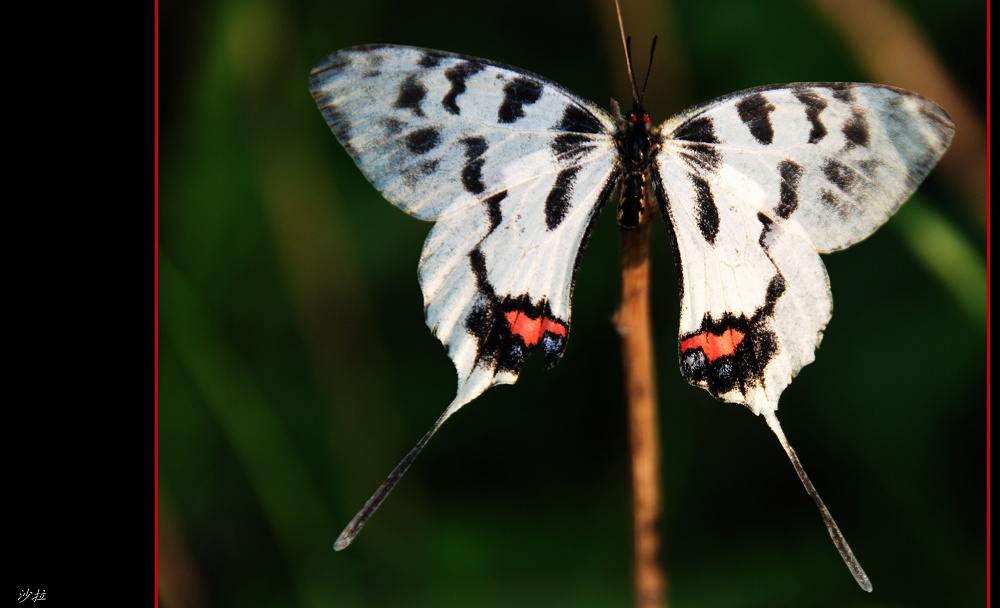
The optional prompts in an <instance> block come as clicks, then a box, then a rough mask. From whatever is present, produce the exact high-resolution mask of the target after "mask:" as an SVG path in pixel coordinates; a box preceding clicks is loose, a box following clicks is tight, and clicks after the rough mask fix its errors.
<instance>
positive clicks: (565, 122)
mask: <svg viewBox="0 0 1000 608" xmlns="http://www.w3.org/2000/svg"><path fill="white" fill-rule="evenodd" d="M555 129H556V130H557V131H569V132H571V133H594V134H597V133H603V132H604V125H602V124H601V121H600V120H598V119H597V117H596V116H594V115H593V114H591V113H590V112H588V111H587V110H585V109H583V108H581V107H580V106H577V105H574V104H570V105H568V106H566V109H565V110H564V111H563V115H562V119H561V120H560V121H559V122H558V123H557V124H556V126H555Z"/></svg>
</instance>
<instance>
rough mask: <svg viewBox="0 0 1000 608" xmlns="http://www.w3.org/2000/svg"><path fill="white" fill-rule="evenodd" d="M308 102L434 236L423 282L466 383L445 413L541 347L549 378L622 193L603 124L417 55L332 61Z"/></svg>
mask: <svg viewBox="0 0 1000 608" xmlns="http://www.w3.org/2000/svg"><path fill="white" fill-rule="evenodd" d="M311 90H312V93H313V95H314V97H315V98H316V101H317V104H318V105H319V106H320V109H321V110H322V112H323V114H324V116H325V118H326V120H327V122H328V124H329V125H330V127H331V129H332V130H333V132H334V133H335V134H336V135H337V138H338V139H339V140H340V142H341V143H342V144H343V145H344V147H345V148H346V149H347V151H348V152H349V153H350V154H351V156H352V157H353V158H354V160H355V162H356V163H357V164H358V166H359V167H360V169H361V170H362V172H363V173H364V174H365V176H366V177H367V178H368V179H369V180H370V181H371V182H372V184H374V185H375V187H376V188H378V190H379V191H380V192H381V193H382V194H383V196H385V198H387V199H388V200H389V201H391V202H393V203H394V204H396V205H397V206H398V207H400V208H401V209H403V210H404V211H406V212H407V213H409V214H411V215H414V216H416V217H418V218H421V219H425V220H435V221H436V223H435V225H434V227H433V229H432V230H431V232H430V234H429V235H428V237H427V240H426V242H425V244H424V249H423V253H422V255H421V259H420V271H419V275H420V285H421V289H422V291H423V294H424V307H425V316H426V321H427V324H428V326H429V327H430V328H431V329H432V330H433V331H434V333H435V335H436V336H437V337H438V338H439V339H440V340H441V342H442V343H443V344H444V345H445V347H446V348H447V349H448V354H449V356H450V357H451V359H452V361H453V362H454V364H455V367H456V369H457V371H458V376H459V390H458V396H457V397H456V399H455V401H454V402H453V403H452V405H451V406H450V407H449V409H448V411H449V413H450V412H452V411H454V410H456V409H457V408H458V407H460V406H461V405H463V404H464V403H466V402H468V401H469V400H471V399H473V398H475V397H476V396H477V395H478V394H480V393H482V392H483V391H484V390H486V389H487V388H489V387H490V386H492V385H493V384H501V383H511V382H514V381H515V380H516V379H517V375H518V373H519V371H520V367H521V363H522V362H523V360H524V357H525V356H526V355H527V354H528V353H529V352H530V351H532V350H534V349H535V348H538V347H541V348H542V349H543V351H544V352H545V355H546V363H547V364H548V365H552V364H554V363H555V362H556V361H557V360H558V359H559V357H560V356H561V354H562V351H563V349H564V348H565V344H566V339H567V337H568V333H569V318H570V295H571V291H572V286H573V276H574V274H575V269H576V264H577V257H578V255H579V252H580V251H581V250H582V247H583V245H584V241H585V239H586V236H587V234H588V233H589V230H590V227H591V225H592V224H593V220H594V219H595V218H596V216H597V212H598V211H599V210H600V208H601V206H602V205H603V203H604V202H605V201H606V200H607V199H608V197H609V196H610V194H611V191H612V190H613V188H614V186H615V184H616V182H617V173H616V164H615V162H616V161H615V155H614V152H615V149H614V140H613V133H614V128H615V126H614V123H613V122H612V120H611V118H610V117H609V116H608V115H607V113H606V112H605V111H603V110H601V109H600V108H598V107H596V106H594V105H593V104H592V103H590V102H588V101H586V100H583V99H581V98H579V97H577V96H575V95H573V94H571V93H569V92H567V91H566V90H564V89H563V88H562V87H560V86H558V85H556V84H554V83H552V82H550V81H548V80H546V79H544V78H541V77H539V76H536V75H534V74H531V73H529V72H526V71H524V70H519V69H515V68H511V67H508V66H504V65H502V64H498V63H495V62H491V61H486V60H483V59H477V58H472V57H467V56H462V55H455V54H451V53H444V52H441V51H431V50H427V49H419V48H413V47H400V46H378V45H372V46H362V47H354V48H350V49H345V50H342V51H339V52H337V53H334V54H332V55H330V56H329V57H327V58H326V59H324V60H323V61H322V62H320V63H319V64H318V65H317V66H316V68H314V70H313V73H312V79H311Z"/></svg>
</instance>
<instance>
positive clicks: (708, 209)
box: [688, 173, 719, 245]
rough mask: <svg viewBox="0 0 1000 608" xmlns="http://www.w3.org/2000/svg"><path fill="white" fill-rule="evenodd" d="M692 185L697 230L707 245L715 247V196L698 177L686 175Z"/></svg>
mask: <svg viewBox="0 0 1000 608" xmlns="http://www.w3.org/2000/svg"><path fill="white" fill-rule="evenodd" d="M688 176H689V177H690V178H691V183H692V184H693V185H694V191H695V196H696V197H697V199H698V207H697V215H698V230H700V231H701V236H702V237H704V239H705V240H706V241H708V244H709V245H715V237H716V236H718V235H719V209H718V207H716V206H715V196H714V195H713V194H712V188H711V186H709V185H708V182H707V181H705V179H704V178H702V177H701V176H699V175H695V174H693V173H690V174H688Z"/></svg>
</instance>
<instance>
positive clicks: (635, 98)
mask: <svg viewBox="0 0 1000 608" xmlns="http://www.w3.org/2000/svg"><path fill="white" fill-rule="evenodd" d="M615 11H616V12H617V13H618V31H619V32H621V35H622V46H624V47H625V65H626V66H628V79H629V84H630V85H631V86H632V103H633V104H634V105H640V103H639V102H640V97H639V90H638V89H637V88H636V86H635V72H634V71H633V70H632V37H631V36H625V25H624V24H623V23H622V7H621V6H620V5H619V4H618V0H615ZM646 77H647V78H649V75H648V74H647V75H646Z"/></svg>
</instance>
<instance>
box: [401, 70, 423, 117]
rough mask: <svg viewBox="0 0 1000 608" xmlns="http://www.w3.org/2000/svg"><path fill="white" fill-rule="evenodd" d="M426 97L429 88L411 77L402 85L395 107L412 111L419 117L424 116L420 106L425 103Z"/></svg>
mask: <svg viewBox="0 0 1000 608" xmlns="http://www.w3.org/2000/svg"><path fill="white" fill-rule="evenodd" d="M425 97H427V87H425V86H424V85H423V84H421V83H420V81H419V80H417V77H416V76H410V77H409V78H407V79H406V80H404V81H403V84H402V85H400V87H399V95H398V96H397V97H396V103H394V104H393V107H396V108H399V109H400V110H412V111H413V113H414V114H416V115H417V116H423V115H424V111H423V109H422V108H421V107H420V104H421V103H423V101H424V98H425Z"/></svg>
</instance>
